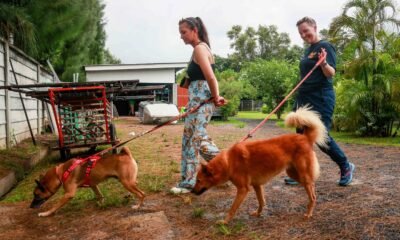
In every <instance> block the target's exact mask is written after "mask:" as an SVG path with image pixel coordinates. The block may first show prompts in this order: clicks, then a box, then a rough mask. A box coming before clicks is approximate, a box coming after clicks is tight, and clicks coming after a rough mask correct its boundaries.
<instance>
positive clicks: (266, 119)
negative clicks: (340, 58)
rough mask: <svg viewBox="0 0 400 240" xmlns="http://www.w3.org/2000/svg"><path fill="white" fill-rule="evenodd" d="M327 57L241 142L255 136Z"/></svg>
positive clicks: (320, 60)
mask: <svg viewBox="0 0 400 240" xmlns="http://www.w3.org/2000/svg"><path fill="white" fill-rule="evenodd" d="M324 60H325V58H321V59H319V60H318V62H317V63H316V64H315V66H314V67H313V68H312V69H311V70H310V71H309V72H308V73H307V75H306V76H305V77H304V78H303V79H302V80H301V81H300V82H299V83H298V84H297V85H296V86H295V87H294V88H293V89H292V91H290V93H289V94H288V95H287V96H286V97H285V98H284V99H283V100H282V101H281V102H280V103H279V104H278V106H276V107H275V109H274V110H272V112H271V113H270V114H268V116H267V117H265V118H264V120H263V121H261V122H260V123H259V124H258V125H257V126H256V127H255V128H253V129H252V130H251V131H250V132H249V133H248V134H247V135H246V136H245V137H244V138H243V139H242V140H240V142H244V141H246V140H247V139H249V138H251V137H253V134H254V133H255V132H256V131H257V130H258V129H259V128H260V127H261V126H262V125H264V124H265V123H266V122H267V121H268V120H269V118H270V117H271V116H272V115H273V114H274V113H275V112H276V111H278V110H279V109H280V108H281V107H282V105H283V104H284V103H285V102H286V101H287V100H288V99H289V97H290V96H292V94H293V93H294V92H295V91H296V90H297V89H298V88H299V87H300V86H301V84H303V82H304V81H305V80H307V78H308V77H309V76H310V75H311V74H312V73H313V72H314V70H315V69H317V67H318V66H319V65H321V63H322V61H324Z"/></svg>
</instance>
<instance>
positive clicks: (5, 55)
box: [0, 38, 54, 148]
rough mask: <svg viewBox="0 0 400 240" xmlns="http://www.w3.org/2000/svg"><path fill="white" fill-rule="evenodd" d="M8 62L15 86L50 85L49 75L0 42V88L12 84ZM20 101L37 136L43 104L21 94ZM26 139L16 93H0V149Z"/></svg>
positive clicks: (42, 119)
mask: <svg viewBox="0 0 400 240" xmlns="http://www.w3.org/2000/svg"><path fill="white" fill-rule="evenodd" d="M10 60H11V62H12V66H13V68H14V71H15V75H16V77H17V80H18V84H19V85H25V84H35V83H46V82H47V83H48V82H54V77H53V74H52V73H51V72H49V71H48V70H46V69H45V68H43V67H42V66H41V65H40V64H39V63H38V62H37V61H35V60H34V59H32V58H31V57H29V56H27V55H26V54H25V53H24V52H22V51H21V50H19V49H18V48H16V47H14V46H11V45H9V44H8V43H7V42H6V41H5V40H3V39H1V38H0V85H1V86H5V85H10V84H15V83H16V81H15V78H14V74H13V72H12V67H11V64H10ZM22 99H23V101H24V103H25V108H26V111H27V114H28V118H29V121H30V124H31V127H32V131H33V133H34V134H37V133H40V131H41V128H42V126H43V124H44V121H45V120H46V115H47V114H46V113H45V109H44V105H43V103H42V102H41V101H39V100H36V99H33V98H30V97H26V96H25V94H22ZM29 137H30V133H29V127H28V124H27V121H26V117H25V114H24V110H23V107H22V102H21V98H20V96H19V93H17V92H13V91H9V90H0V148H4V147H7V148H8V147H11V146H12V145H13V144H16V143H18V142H20V141H21V140H23V139H25V138H29Z"/></svg>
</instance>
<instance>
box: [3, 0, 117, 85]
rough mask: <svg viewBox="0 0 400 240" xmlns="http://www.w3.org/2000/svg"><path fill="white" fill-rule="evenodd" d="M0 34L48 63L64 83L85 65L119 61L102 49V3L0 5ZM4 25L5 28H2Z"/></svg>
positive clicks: (65, 0) (41, 0) (56, 0)
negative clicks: (11, 37) (12, 38)
mask: <svg viewBox="0 0 400 240" xmlns="http://www.w3.org/2000/svg"><path fill="white" fill-rule="evenodd" d="M0 4H1V5H0V35H1V36H3V37H5V38H6V39H9V36H10V33H12V34H13V36H14V39H15V41H14V42H15V45H16V46H17V47H20V48H21V49H22V50H24V51H25V52H26V53H27V54H29V55H31V56H32V57H33V58H35V59H38V60H39V62H41V63H42V64H44V65H47V64H46V60H50V62H51V63H52V64H53V66H54V69H55V71H56V72H57V74H58V76H59V77H60V78H61V79H62V80H63V81H72V75H73V73H81V74H80V76H81V77H80V81H84V80H85V79H84V74H83V68H82V66H84V65H89V64H101V63H117V62H119V60H118V59H116V58H115V57H114V56H112V54H111V53H110V52H109V51H108V50H107V49H106V48H105V40H106V33H105V30H104V25H105V21H104V8H105V5H104V3H103V1H102V0H86V1H78V0H52V1H50V0H38V1H9V2H8V3H0ZM4 26H5V27H4Z"/></svg>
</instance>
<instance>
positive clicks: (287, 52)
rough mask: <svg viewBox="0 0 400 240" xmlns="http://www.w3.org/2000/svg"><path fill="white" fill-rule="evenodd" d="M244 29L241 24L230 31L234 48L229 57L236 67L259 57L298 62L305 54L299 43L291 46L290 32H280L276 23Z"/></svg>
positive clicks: (229, 35)
mask: <svg viewBox="0 0 400 240" xmlns="http://www.w3.org/2000/svg"><path fill="white" fill-rule="evenodd" d="M242 30H243V29H242V27H241V26H239V25H235V26H233V27H232V29H231V30H229V31H228V37H229V39H230V40H231V41H232V43H231V48H232V49H234V53H233V54H231V55H230V56H229V59H231V61H232V62H233V63H234V64H233V66H234V69H237V68H239V69H240V68H241V67H242V66H243V65H245V63H246V62H249V61H253V60H255V59H257V58H260V59H264V60H272V59H276V60H284V59H285V60H288V61H290V62H296V61H298V60H300V57H301V56H302V54H303V48H301V47H299V46H297V45H294V46H292V47H291V46H290V38H289V34H287V33H279V32H278V28H277V26H275V25H270V26H265V25H259V26H258V29H257V31H255V30H254V28H252V27H248V28H246V30H245V31H242Z"/></svg>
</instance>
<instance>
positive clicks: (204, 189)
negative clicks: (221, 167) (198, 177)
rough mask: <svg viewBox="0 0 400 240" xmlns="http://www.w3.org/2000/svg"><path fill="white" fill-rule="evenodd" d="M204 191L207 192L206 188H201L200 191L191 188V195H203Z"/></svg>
mask: <svg viewBox="0 0 400 240" xmlns="http://www.w3.org/2000/svg"><path fill="white" fill-rule="evenodd" d="M205 191H207V188H202V189H200V190H196V189H195V188H193V190H192V193H194V194H196V195H201V194H202V193H204V192H205Z"/></svg>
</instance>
